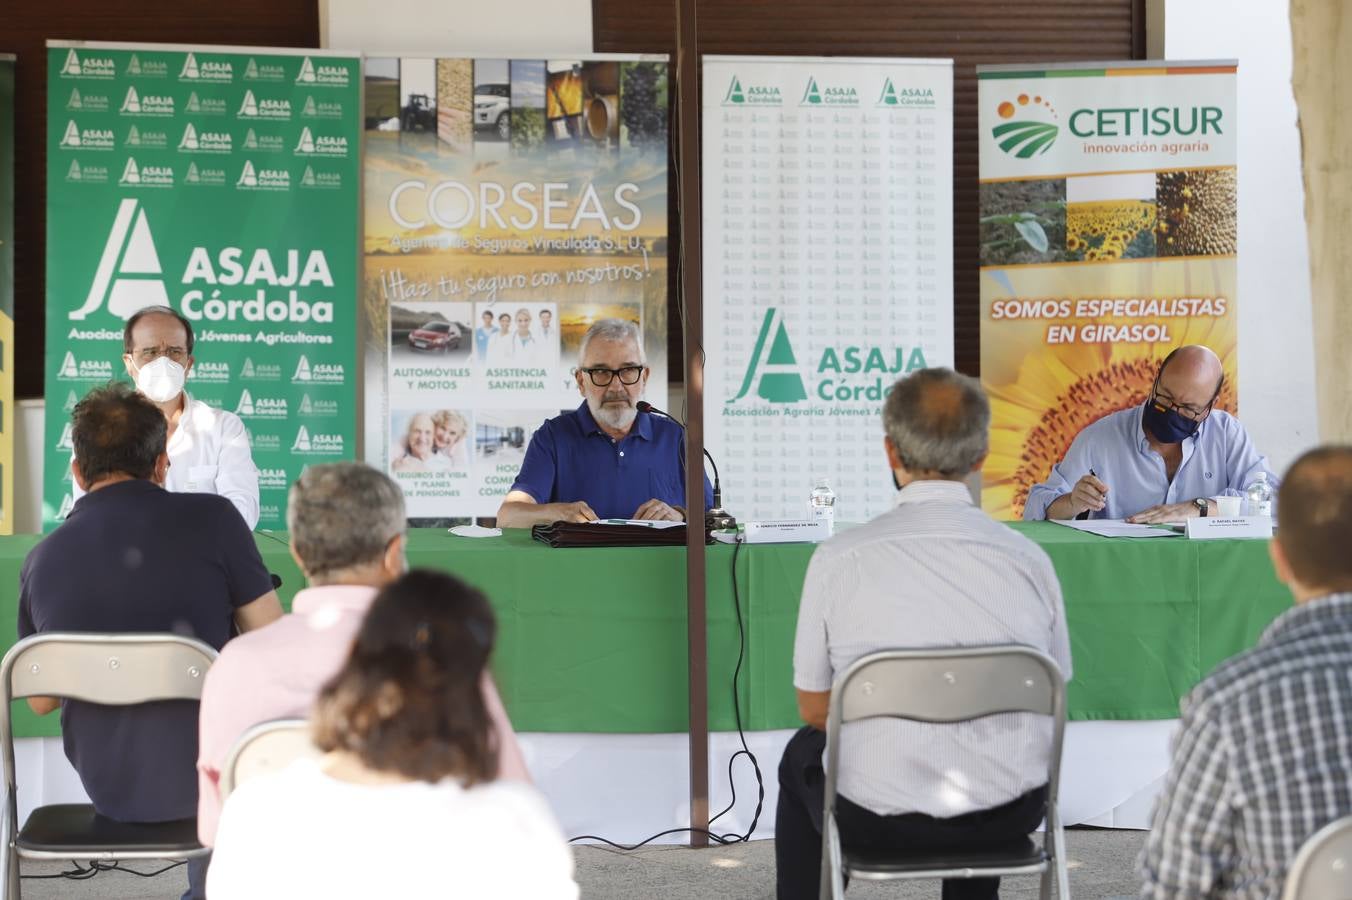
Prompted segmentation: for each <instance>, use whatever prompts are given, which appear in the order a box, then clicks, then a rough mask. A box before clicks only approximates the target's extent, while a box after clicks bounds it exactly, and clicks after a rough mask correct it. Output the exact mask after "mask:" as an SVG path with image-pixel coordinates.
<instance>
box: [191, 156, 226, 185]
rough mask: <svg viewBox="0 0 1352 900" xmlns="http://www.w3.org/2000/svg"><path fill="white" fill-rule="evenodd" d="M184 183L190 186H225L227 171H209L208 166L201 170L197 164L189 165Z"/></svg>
mask: <svg viewBox="0 0 1352 900" xmlns="http://www.w3.org/2000/svg"><path fill="white" fill-rule="evenodd" d="M183 183H184V184H190V185H204V184H206V185H213V186H219V185H223V184H225V169H209V168H207V167H206V166H202V167H201V168H200V169H199V168H198V167H197V163H195V162H194V163H188V174H186V175H184V176H183Z"/></svg>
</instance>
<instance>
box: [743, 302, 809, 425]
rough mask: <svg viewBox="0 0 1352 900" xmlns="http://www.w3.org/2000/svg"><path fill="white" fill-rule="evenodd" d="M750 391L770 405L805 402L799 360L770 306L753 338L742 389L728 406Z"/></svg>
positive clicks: (805, 392)
mask: <svg viewBox="0 0 1352 900" xmlns="http://www.w3.org/2000/svg"><path fill="white" fill-rule="evenodd" d="M772 333H773V338H771V334H772ZM753 389H754V390H755V393H756V396H758V397H760V398H761V399H763V400H768V401H769V402H771V403H797V402H799V401H800V400H806V399H807V388H806V387H805V386H804V385H803V376H802V374H801V373H800V372H799V371H798V359H797V357H795V356H794V354H793V344H792V343H790V342H789V332H788V330H787V329H786V328H785V327H784V316H783V314H782V313H780V312H779V311H778V310H777V309H775V308H774V307H773V306H772V307H770V308H769V309H767V310H766V311H765V318H764V319H762V320H761V328H760V334H759V335H757V336H756V347H755V349H754V350H752V351H751V361H750V362H749V363H748V364H747V367H746V375H744V376H743V377H742V387H741V389H740V390H738V392H737V396H736V397H733V398H732V399H731V400H729V401H728V402H729V403H736V402H737V401H738V400H741V399H742V398H743V397H745V396H746V395H747V394H748V393H749V392H750V391H752V390H753Z"/></svg>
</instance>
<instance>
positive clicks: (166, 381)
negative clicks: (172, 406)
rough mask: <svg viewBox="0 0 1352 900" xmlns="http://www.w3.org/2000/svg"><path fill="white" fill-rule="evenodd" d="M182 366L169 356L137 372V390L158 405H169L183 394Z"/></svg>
mask: <svg viewBox="0 0 1352 900" xmlns="http://www.w3.org/2000/svg"><path fill="white" fill-rule="evenodd" d="M185 374H186V373H185V372H184V369H183V367H182V366H180V365H179V364H178V363H176V362H174V361H173V360H172V359H170V358H169V357H167V356H161V357H159V358H158V359H156V360H155V361H154V362H151V363H146V364H145V365H144V366H142V367H141V368H139V369H137V370H136V389H137V390H138V391H140V392H141V393H143V394H145V395H146V396H147V397H149V398H150V399H151V400H154V401H155V402H156V403H167V402H168V401H170V400H172V399H174V398H175V397H177V396H178V395H179V394H181V393H182V392H183V378H184V375H185Z"/></svg>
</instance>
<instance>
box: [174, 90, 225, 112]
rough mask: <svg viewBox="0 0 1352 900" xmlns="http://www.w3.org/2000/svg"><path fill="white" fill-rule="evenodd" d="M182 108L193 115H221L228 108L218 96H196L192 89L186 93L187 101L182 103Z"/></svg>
mask: <svg viewBox="0 0 1352 900" xmlns="http://www.w3.org/2000/svg"><path fill="white" fill-rule="evenodd" d="M183 110H184V112H189V113H193V114H194V115H202V116H223V115H225V114H226V112H227V111H228V108H227V107H226V105H225V101H224V100H222V99H221V98H219V97H198V96H197V91H193V92H192V93H191V94H189V95H188V102H187V103H185V104H183Z"/></svg>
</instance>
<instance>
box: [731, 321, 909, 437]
mask: <svg viewBox="0 0 1352 900" xmlns="http://www.w3.org/2000/svg"><path fill="white" fill-rule="evenodd" d="M925 365H926V363H925V353H924V350H923V349H922V348H920V347H911V348H910V349H909V350H908V349H907V348H905V347H901V346H891V347H884V346H872V347H867V346H842V347H832V346H828V347H826V348H825V349H824V350H822V354H821V357H820V359H818V361H817V367H816V387H815V389H814V391H813V395H814V397H815V398H816V399H819V400H827V401H837V402H842V403H865V402H869V403H876V402H881V401H882V399H883V398H884V397H885V396H887V392H888V391H890V390H891V382H892V381H893V380H895V378H896V377H897V376H899V375H902V374H905V373H909V372H913V371H915V370H916V369H923V368H925ZM802 373H803V369H801V368H800V367H799V365H798V357H797V355H796V354H795V353H794V350H793V345H792V344H791V343H790V341H789V333H788V329H787V328H786V326H785V323H784V319H783V317H782V315H781V314H780V313H779V311H778V310H776V309H775V308H774V307H771V308H770V309H767V310H766V311H765V318H764V319H762V320H761V329H760V334H759V335H758V336H757V338H756V346H755V349H753V350H752V351H751V359H750V361H749V363H748V364H747V368H746V375H745V376H744V377H743V379H742V386H741V388H740V390H738V392H737V396H735V397H733V398H732V399H731V400H729V401H728V403H735V402H736V401H738V400H741V399H742V398H743V397H746V396H747V395H748V394H751V393H752V392H753V391H754V393H755V396H757V397H759V398H761V399H762V400H766V401H769V402H770V403H797V402H799V401H801V400H806V399H807V398H808V392H807V388H806V385H804V383H803V374H802ZM870 376H871V380H870ZM724 414H725V415H731V414H732V413H731V412H728V411H725V413H724ZM831 414H832V415H836V414H837V413H831ZM841 414H854V413H849V412H848V411H847V413H841ZM790 415H793V413H790Z"/></svg>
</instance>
